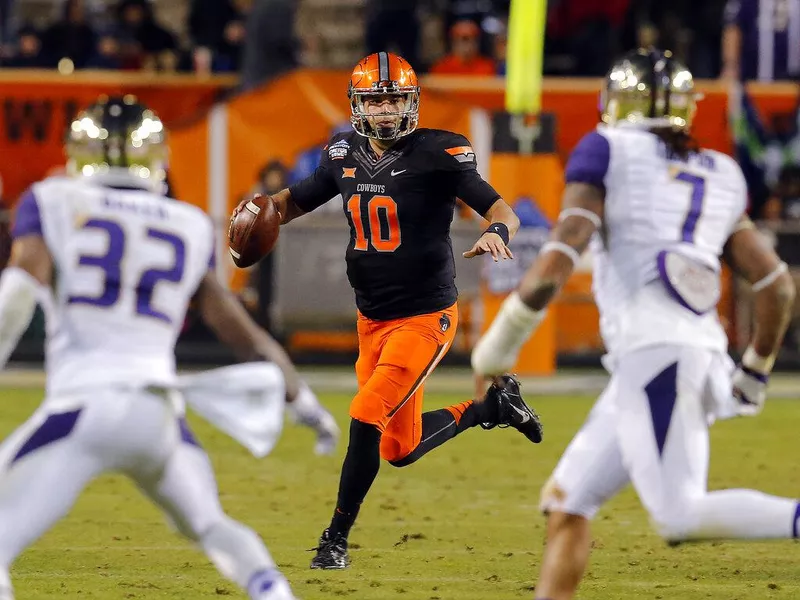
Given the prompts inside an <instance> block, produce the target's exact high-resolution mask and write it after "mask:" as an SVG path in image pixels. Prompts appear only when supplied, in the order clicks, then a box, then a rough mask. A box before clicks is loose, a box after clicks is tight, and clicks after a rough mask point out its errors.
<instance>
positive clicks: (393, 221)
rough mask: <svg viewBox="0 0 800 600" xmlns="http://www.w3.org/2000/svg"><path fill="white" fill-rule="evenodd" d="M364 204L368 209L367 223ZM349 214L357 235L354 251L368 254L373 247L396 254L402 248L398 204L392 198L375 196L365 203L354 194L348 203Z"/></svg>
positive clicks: (359, 196)
mask: <svg viewBox="0 0 800 600" xmlns="http://www.w3.org/2000/svg"><path fill="white" fill-rule="evenodd" d="M364 204H366V209H367V210H366V213H367V222H366V223H365V220H364V210H363V209H364ZM347 214H348V216H349V217H350V222H351V223H352V225H353V231H354V233H355V241H354V243H353V249H354V250H360V251H362V252H366V251H367V250H369V247H370V245H372V247H373V248H374V249H375V250H377V251H378V252H394V251H395V250H397V248H398V247H399V246H400V220H399V219H398V218H397V202H395V201H394V198H392V197H391V196H373V197H372V198H370V200H369V201H368V202H366V203H363V202H362V197H361V194H353V195H352V196H350V199H349V200H348V201H347Z"/></svg>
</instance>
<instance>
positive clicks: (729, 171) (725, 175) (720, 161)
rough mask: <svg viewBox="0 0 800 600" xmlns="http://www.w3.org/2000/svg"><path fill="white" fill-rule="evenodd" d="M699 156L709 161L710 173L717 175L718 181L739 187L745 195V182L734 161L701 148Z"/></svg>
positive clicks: (740, 169)
mask: <svg viewBox="0 0 800 600" xmlns="http://www.w3.org/2000/svg"><path fill="white" fill-rule="evenodd" d="M700 152H701V154H702V155H703V156H704V157H707V158H708V159H710V160H711V165H712V169H711V170H712V172H715V173H719V178H718V179H719V181H720V182H722V183H725V182H728V183H730V184H732V185H736V186H738V187H740V188H741V189H742V190H743V192H742V193H745V194H746V193H747V180H746V179H745V176H744V173H743V172H742V167H740V166H739V163H738V162H736V160H735V159H734V158H733V157H731V156H729V155H728V154H725V153H724V152H719V151H718V150H709V149H706V148H703V149H702V150H701V151H700Z"/></svg>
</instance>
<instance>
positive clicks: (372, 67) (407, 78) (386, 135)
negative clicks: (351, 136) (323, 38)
mask: <svg viewBox="0 0 800 600" xmlns="http://www.w3.org/2000/svg"><path fill="white" fill-rule="evenodd" d="M383 95H385V96H402V105H403V108H401V109H400V110H398V111H397V112H391V113H385V112H384V113H381V114H380V115H381V116H391V117H394V122H395V124H394V126H393V127H391V126H380V127H376V125H375V114H374V113H373V114H368V112H367V110H366V108H365V106H364V101H365V100H366V99H370V98H372V99H374V98H375V97H376V96H383ZM347 97H348V98H350V110H351V113H352V115H351V117H350V122H351V123H352V125H353V129H355V130H356V133H358V134H359V135H363V136H365V137H371V138H375V139H378V140H393V139H397V138H400V137H403V136H404V135H408V134H409V133H411V132H412V131H414V130H415V129H416V128H417V123H418V122H419V81H418V80H417V74H416V73H415V72H414V69H413V68H412V67H411V65H410V64H408V62H406V61H405V60H404V59H403V58H401V57H400V56H397V55H396V54H392V53H390V52H377V53H375V54H370V55H369V56H367V57H365V58H363V59H361V60H360V61H359V63H358V64H357V65H356V66H355V68H354V69H353V74H352V75H351V76H350V85H349V87H348V89H347Z"/></svg>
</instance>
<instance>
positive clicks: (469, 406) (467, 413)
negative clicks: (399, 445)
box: [392, 400, 497, 467]
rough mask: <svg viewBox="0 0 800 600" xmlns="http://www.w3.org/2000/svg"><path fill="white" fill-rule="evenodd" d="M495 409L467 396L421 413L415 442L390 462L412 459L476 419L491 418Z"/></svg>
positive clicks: (407, 462)
mask: <svg viewBox="0 0 800 600" xmlns="http://www.w3.org/2000/svg"><path fill="white" fill-rule="evenodd" d="M496 412H497V407H496V406H494V405H493V404H491V403H485V402H474V401H472V400H469V401H468V402H462V403H460V404H455V405H453V406H450V407H448V408H442V409H439V410H432V411H430V412H426V413H423V415H422V436H421V439H420V442H419V445H418V446H417V447H416V448H414V450H413V451H412V452H411V453H410V454H408V455H407V456H405V457H404V458H401V459H400V460H395V461H392V465H394V466H395V467H405V466H407V465H410V464H411V463H413V462H416V461H417V460H419V459H420V458H422V457H423V456H425V455H426V454H427V453H428V452H430V451H431V450H433V449H434V448H438V447H439V446H441V445H442V444H444V443H445V442H446V441H447V440H450V439H452V438H454V437H456V436H457V435H458V434H459V433H461V432H463V431H466V430H467V429H470V428H471V427H475V425H478V424H479V423H486V422H490V421H492V420H493V419H494V418H495V417H494V415H495V413H496Z"/></svg>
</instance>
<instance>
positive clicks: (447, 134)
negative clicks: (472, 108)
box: [416, 129, 476, 170]
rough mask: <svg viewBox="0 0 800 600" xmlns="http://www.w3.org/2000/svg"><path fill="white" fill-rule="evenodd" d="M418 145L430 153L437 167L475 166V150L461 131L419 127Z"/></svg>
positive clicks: (451, 168)
mask: <svg viewBox="0 0 800 600" xmlns="http://www.w3.org/2000/svg"><path fill="white" fill-rule="evenodd" d="M416 134H417V145H418V146H419V147H420V149H423V150H424V151H425V152H426V153H427V154H429V155H430V156H431V157H432V159H433V160H434V161H435V162H434V164H436V166H437V167H439V168H442V169H445V170H461V169H464V168H469V167H475V165H476V160H475V151H474V150H473V149H472V144H471V143H470V141H469V140H468V139H467V138H466V137H464V136H463V135H461V134H460V133H454V132H452V131H446V130H444V129H418V130H417V132H416Z"/></svg>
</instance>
